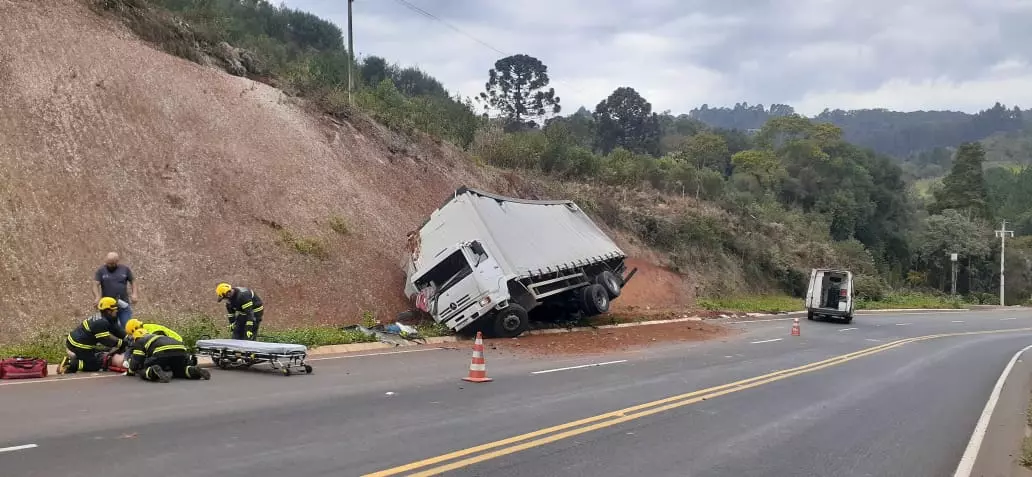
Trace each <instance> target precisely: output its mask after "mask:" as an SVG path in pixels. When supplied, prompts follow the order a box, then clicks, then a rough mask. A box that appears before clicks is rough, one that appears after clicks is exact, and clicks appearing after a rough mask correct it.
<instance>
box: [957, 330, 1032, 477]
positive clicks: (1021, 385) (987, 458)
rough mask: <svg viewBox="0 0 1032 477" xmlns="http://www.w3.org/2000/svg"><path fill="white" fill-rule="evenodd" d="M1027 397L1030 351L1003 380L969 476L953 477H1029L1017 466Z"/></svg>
mask: <svg viewBox="0 0 1032 477" xmlns="http://www.w3.org/2000/svg"><path fill="white" fill-rule="evenodd" d="M1030 398H1032V349H1029V350H1026V351H1025V352H1024V353H1022V355H1021V356H1020V357H1019V358H1018V360H1017V361H1016V362H1015V363H1014V368H1013V369H1012V370H1011V372H1010V375H1009V376H1008V377H1007V378H1006V380H1005V381H1004V384H1003V387H1002V388H1001V391H1000V395H999V400H998V401H997V402H996V406H995V408H994V409H993V410H992V415H991V417H990V418H989V424H988V426H987V427H986V432H985V435H984V437H983V438H982V442H981V446H980V448H979V452H978V455H977V456H976V458H975V462H974V465H973V466H972V468H971V472H970V474H967V473H962V472H958V474H956V475H955V477H968V475H971V476H1010V477H1032V471H1030V470H1029V469H1027V468H1025V467H1022V465H1021V463H1020V459H1021V455H1022V443H1023V441H1024V438H1025V437H1026V435H1027V434H1026V432H1027V431H1026V428H1027V427H1028V425H1027V424H1026V422H1027V420H1028V417H1027V410H1028V406H1029V399H1030ZM976 432H977V431H976ZM976 438H977V436H976Z"/></svg>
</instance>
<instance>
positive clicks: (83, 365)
mask: <svg viewBox="0 0 1032 477" xmlns="http://www.w3.org/2000/svg"><path fill="white" fill-rule="evenodd" d="M97 307H98V309H100V313H98V314H96V315H94V316H92V317H89V318H87V319H85V320H82V323H79V326H77V327H75V329H73V330H72V332H71V333H68V336H67V337H65V348H67V349H68V351H69V352H70V354H69V355H68V356H66V357H65V358H64V359H63V360H61V364H60V365H58V368H57V371H58V374H64V373H75V372H78V371H100V370H101V369H103V368H104V364H105V363H104V362H105V353H104V352H102V351H100V350H98V349H97V345H104V346H107V347H110V348H112V351H114V352H117V351H118V350H121V349H122V347H123V346H124V345H125V331H124V330H123V329H122V327H121V326H119V325H118V317H117V316H118V315H117V314H116V313H117V310H118V305H117V303H116V302H115V300H114V299H111V298H106V297H105V298H102V299H101V300H100V303H99V304H98V305H97Z"/></svg>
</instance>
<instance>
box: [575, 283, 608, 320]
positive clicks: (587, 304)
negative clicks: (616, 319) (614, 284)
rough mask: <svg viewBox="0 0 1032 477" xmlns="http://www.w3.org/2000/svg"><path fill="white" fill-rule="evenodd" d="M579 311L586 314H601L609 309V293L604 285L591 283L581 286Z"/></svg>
mask: <svg viewBox="0 0 1032 477" xmlns="http://www.w3.org/2000/svg"><path fill="white" fill-rule="evenodd" d="M581 311H583V312H584V314H585V315H586V316H595V315H601V314H603V313H606V312H608V311H609V293H608V292H606V289H605V287H603V286H602V285H599V284H597V283H592V284H591V285H588V286H586V287H584V288H581Z"/></svg>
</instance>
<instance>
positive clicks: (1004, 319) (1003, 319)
mask: <svg viewBox="0 0 1032 477" xmlns="http://www.w3.org/2000/svg"><path fill="white" fill-rule="evenodd" d="M1016 319H1017V318H1000V321H1007V320H1016Z"/></svg>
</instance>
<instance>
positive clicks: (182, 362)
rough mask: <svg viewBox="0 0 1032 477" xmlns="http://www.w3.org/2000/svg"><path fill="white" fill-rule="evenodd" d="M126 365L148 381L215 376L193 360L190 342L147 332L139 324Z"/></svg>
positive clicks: (130, 371)
mask: <svg viewBox="0 0 1032 477" xmlns="http://www.w3.org/2000/svg"><path fill="white" fill-rule="evenodd" d="M129 355H130V356H129V361H128V365H127V366H126V368H128V369H129V371H128V373H129V374H136V375H139V376H140V379H143V380H144V381H158V382H162V383H167V382H169V381H171V380H172V378H177V379H204V380H208V379H211V373H210V372H208V370H207V369H204V368H198V367H197V366H195V365H192V364H190V352H189V351H187V349H186V345H184V344H183V342H182V341H178V340H176V339H174V338H172V337H170V336H165V335H155V334H150V333H147V332H146V331H145V330H143V329H142V328H137V329H136V331H135V332H134V333H133V344H132V347H131V348H130V351H129Z"/></svg>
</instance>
